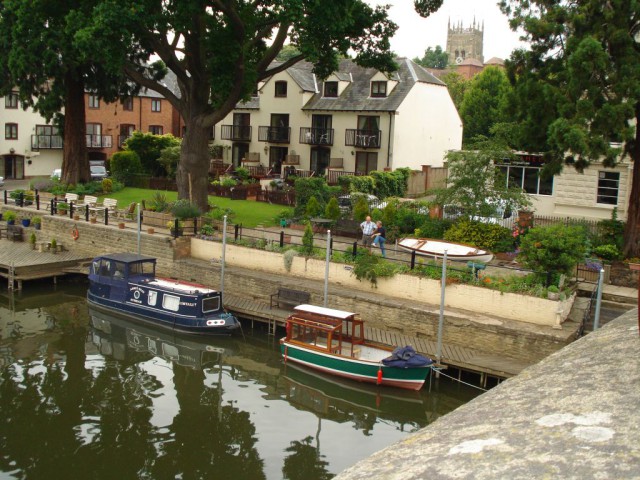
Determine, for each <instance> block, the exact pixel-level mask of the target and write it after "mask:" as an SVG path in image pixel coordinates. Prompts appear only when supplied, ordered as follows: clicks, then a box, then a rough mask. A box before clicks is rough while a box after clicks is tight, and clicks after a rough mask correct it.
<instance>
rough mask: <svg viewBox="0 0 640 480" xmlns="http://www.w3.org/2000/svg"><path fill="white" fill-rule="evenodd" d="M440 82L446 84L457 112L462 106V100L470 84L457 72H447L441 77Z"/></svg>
mask: <svg viewBox="0 0 640 480" xmlns="http://www.w3.org/2000/svg"><path fill="white" fill-rule="evenodd" d="M441 80H442V81H443V82H444V83H446V84H447V89H448V90H449V95H451V100H453V104H454V105H455V106H456V109H457V110H458V112H459V111H460V107H461V106H462V100H464V95H465V93H466V92H467V90H468V89H469V85H470V84H471V82H470V81H469V80H467V79H466V78H464V77H463V76H462V75H460V74H459V73H458V72H449V73H447V74H446V75H443V76H442V77H441Z"/></svg>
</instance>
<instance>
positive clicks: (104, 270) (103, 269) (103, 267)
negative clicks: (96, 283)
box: [100, 259, 111, 277]
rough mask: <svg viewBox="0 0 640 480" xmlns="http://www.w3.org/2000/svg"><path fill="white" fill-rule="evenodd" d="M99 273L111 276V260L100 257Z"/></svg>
mask: <svg viewBox="0 0 640 480" xmlns="http://www.w3.org/2000/svg"><path fill="white" fill-rule="evenodd" d="M100 275H101V276H103V277H110V276H111V262H110V261H109V260H104V259H102V263H101V264H100Z"/></svg>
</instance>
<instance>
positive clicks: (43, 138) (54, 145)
mask: <svg viewBox="0 0 640 480" xmlns="http://www.w3.org/2000/svg"><path fill="white" fill-rule="evenodd" d="M48 148H51V149H59V148H62V137H61V136H60V135H31V150H43V149H48Z"/></svg>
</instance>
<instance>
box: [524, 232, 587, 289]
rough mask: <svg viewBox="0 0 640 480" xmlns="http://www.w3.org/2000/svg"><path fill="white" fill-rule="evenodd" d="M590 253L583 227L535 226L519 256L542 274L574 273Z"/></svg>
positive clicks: (526, 238)
mask: <svg viewBox="0 0 640 480" xmlns="http://www.w3.org/2000/svg"><path fill="white" fill-rule="evenodd" d="M586 253H587V235H586V232H585V230H584V228H582V227H578V226H564V225H552V226H549V227H535V228H532V229H531V230H530V231H529V233H528V234H527V235H526V236H525V237H524V238H523V239H522V242H521V244H520V255H519V257H518V258H520V259H521V261H522V262H523V263H524V265H525V266H527V267H528V268H530V269H531V270H533V271H534V272H536V274H537V275H538V277H540V276H541V275H542V274H544V273H545V272H549V273H550V274H551V275H559V274H565V275H569V274H571V272H572V270H573V268H574V267H575V266H576V265H577V264H578V262H580V261H582V260H583V259H584V257H585V255H586Z"/></svg>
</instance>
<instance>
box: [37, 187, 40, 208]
mask: <svg viewBox="0 0 640 480" xmlns="http://www.w3.org/2000/svg"><path fill="white" fill-rule="evenodd" d="M36 210H40V194H39V193H38V190H37V189H36Z"/></svg>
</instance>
